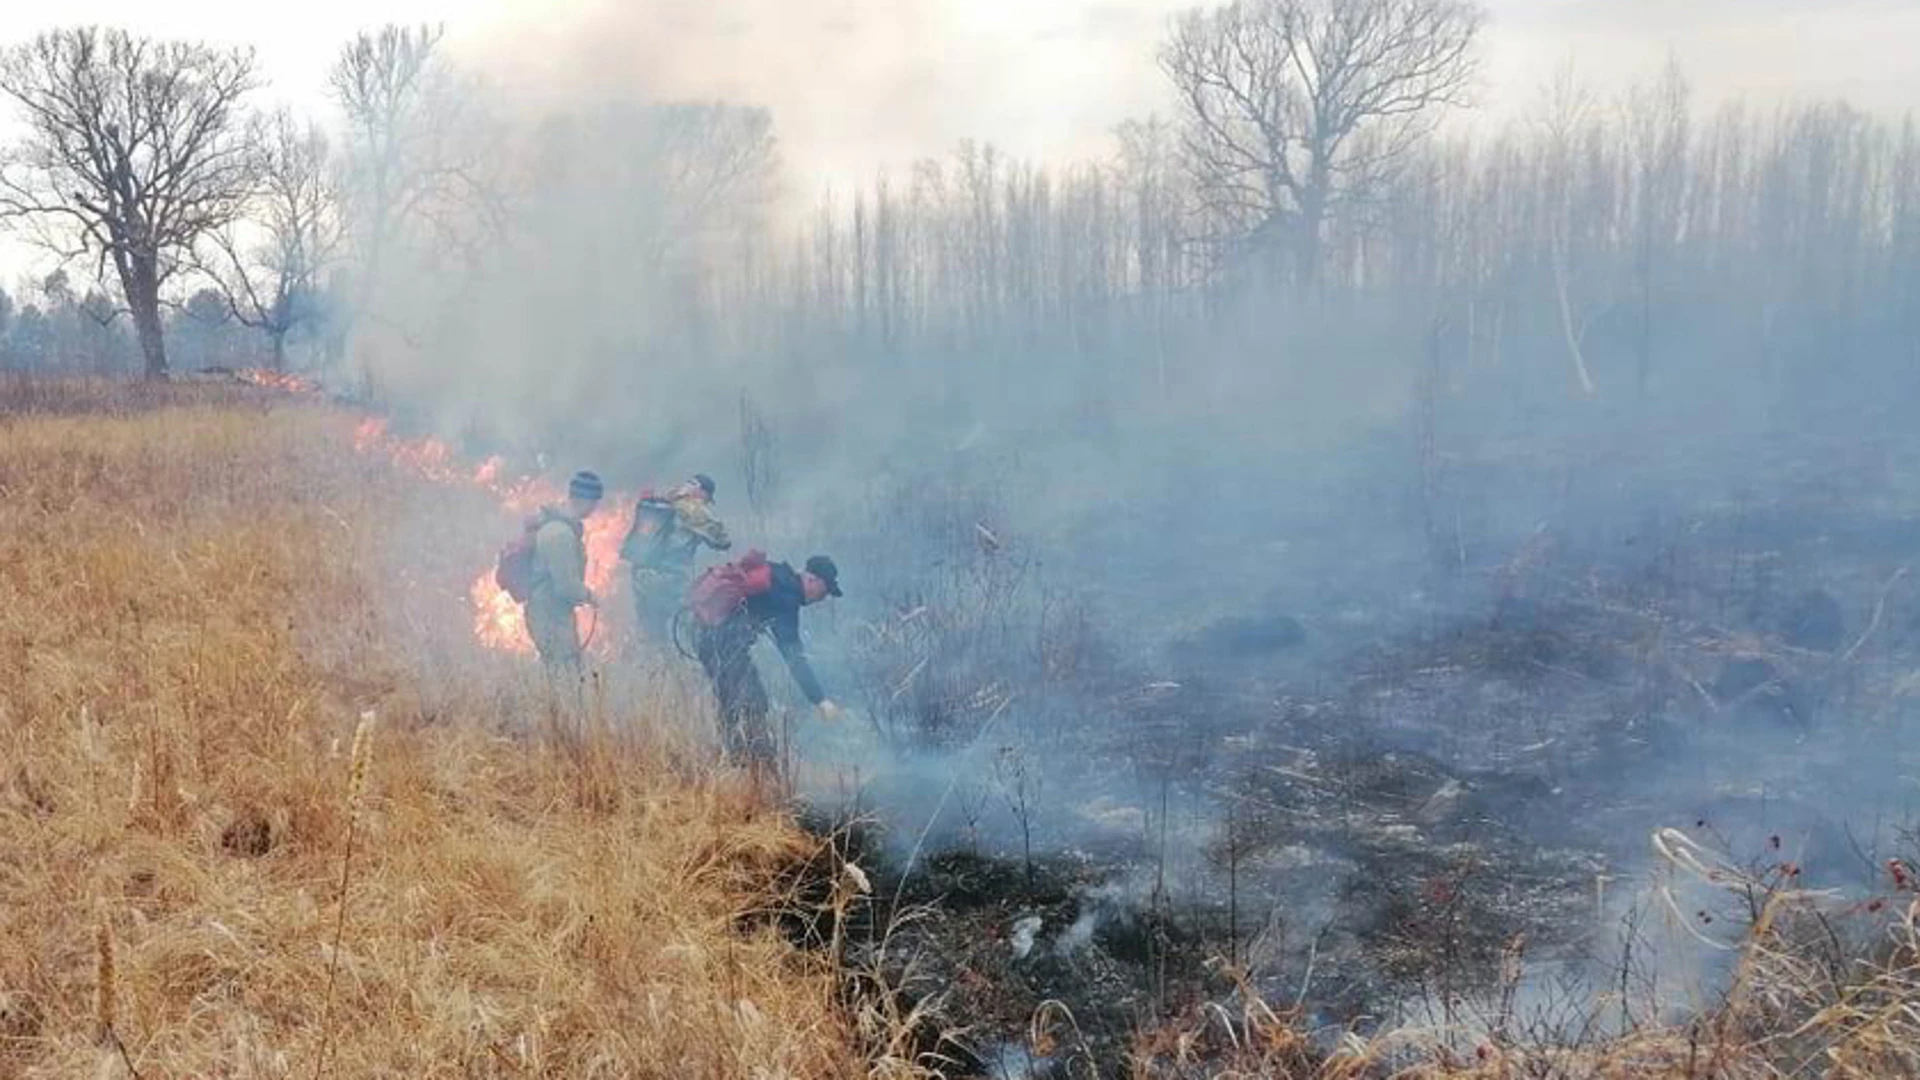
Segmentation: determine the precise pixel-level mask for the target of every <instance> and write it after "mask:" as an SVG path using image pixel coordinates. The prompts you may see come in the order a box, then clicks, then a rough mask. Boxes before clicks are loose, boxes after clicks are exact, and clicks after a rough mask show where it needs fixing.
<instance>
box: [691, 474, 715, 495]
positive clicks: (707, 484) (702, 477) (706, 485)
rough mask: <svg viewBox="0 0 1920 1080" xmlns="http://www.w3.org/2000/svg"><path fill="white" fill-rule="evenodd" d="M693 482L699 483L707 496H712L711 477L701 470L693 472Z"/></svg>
mask: <svg viewBox="0 0 1920 1080" xmlns="http://www.w3.org/2000/svg"><path fill="white" fill-rule="evenodd" d="M693 482H694V483H696V484H699V485H700V490H701V491H704V492H706V493H707V498H709V499H711V498H713V477H711V476H708V475H707V474H706V473H703V472H702V473H694V474H693Z"/></svg>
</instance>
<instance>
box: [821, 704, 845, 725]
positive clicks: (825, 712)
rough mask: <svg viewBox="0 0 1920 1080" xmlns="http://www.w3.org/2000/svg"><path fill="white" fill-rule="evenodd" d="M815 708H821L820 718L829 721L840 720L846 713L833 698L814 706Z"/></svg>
mask: <svg viewBox="0 0 1920 1080" xmlns="http://www.w3.org/2000/svg"><path fill="white" fill-rule="evenodd" d="M814 708H816V709H818V710H820V719H822V720H826V721H829V722H831V721H834V720H838V719H840V718H841V717H842V716H844V715H846V710H844V709H842V708H841V707H840V706H838V705H835V704H834V703H833V702H832V701H831V700H827V701H822V702H821V703H820V704H818V705H816V706H814Z"/></svg>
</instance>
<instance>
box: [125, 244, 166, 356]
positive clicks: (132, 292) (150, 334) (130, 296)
mask: <svg viewBox="0 0 1920 1080" xmlns="http://www.w3.org/2000/svg"><path fill="white" fill-rule="evenodd" d="M123 278H124V279H123V280H122V282H121V284H122V285H123V286H124V287H125V288H126V290H127V306H128V307H130V308H132V309H133V328H134V331H135V332H136V334H137V335H138V336H139V338H140V355H141V356H142V357H143V358H144V359H145V361H146V377H147V378H149V379H154V380H158V381H165V379H166V378H167V343H166V340H165V337H164V335H163V334H162V331H161V325H160V274H159V269H158V267H156V266H155V265H154V262H153V260H152V259H150V258H147V259H143V258H140V257H138V256H136V257H134V258H132V259H130V260H129V261H128V266H127V273H126V274H125V275H123Z"/></svg>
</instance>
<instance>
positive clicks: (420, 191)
mask: <svg viewBox="0 0 1920 1080" xmlns="http://www.w3.org/2000/svg"><path fill="white" fill-rule="evenodd" d="M444 34H445V31H444V30H443V29H442V28H440V27H434V26H413V27H409V26H395V25H392V24H389V25H387V26H383V27H381V28H380V29H379V30H374V31H365V32H362V33H361V34H360V35H358V36H357V37H355V38H354V39H353V40H352V41H350V42H348V43H347V44H346V46H345V47H344V48H342V49H341V51H340V57H339V59H338V60H336V61H335V62H334V66H333V70H332V72H331V73H330V75H329V76H328V81H329V83H330V84H331V86H332V89H333V96H334V100H335V101H336V102H337V103H338V104H339V106H340V109H341V111H342V112H343V113H344V114H345V116H346V128H347V147H346V149H347V157H348V166H349V169H350V172H349V184H348V193H349V194H350V195H351V197H352V202H351V206H352V211H353V232H354V235H355V238H356V241H357V243H358V244H359V246H360V249H361V250H360V251H359V252H358V254H359V256H360V260H361V267H360V286H361V290H362V291H363V292H366V291H370V290H372V289H373V288H376V287H377V285H376V282H377V281H378V280H379V278H380V274H381V271H382V270H383V269H384V255H385V253H386V250H387V244H388V242H389V241H388V238H389V236H390V235H391V233H392V231H393V229H394V226H395V225H396V223H397V222H398V220H399V219H400V218H401V217H403V216H405V215H406V214H407V213H408V212H409V211H410V210H411V209H412V208H413V204H414V203H415V202H416V201H417V200H419V199H420V198H422V197H424V195H425V192H426V190H427V189H428V188H429V187H430V186H431V182H432V174H433V172H434V166H433V163H432V161H431V156H432V155H431V154H430V153H429V152H428V147H427V146H426V145H425V144H426V143H427V142H428V141H429V140H430V139H431V137H432V124H431V122H430V120H429V117H428V111H429V109H428V98H429V97H430V96H432V94H433V91H434V88H435V87H436V85H437V84H438V83H439V81H440V80H441V79H442V77H443V75H442V73H441V71H440V69H439V68H438V66H437V64H436V58H435V55H434V51H435V50H436V49H437V48H438V47H439V44H440V39H441V38H442V37H443V36H444Z"/></svg>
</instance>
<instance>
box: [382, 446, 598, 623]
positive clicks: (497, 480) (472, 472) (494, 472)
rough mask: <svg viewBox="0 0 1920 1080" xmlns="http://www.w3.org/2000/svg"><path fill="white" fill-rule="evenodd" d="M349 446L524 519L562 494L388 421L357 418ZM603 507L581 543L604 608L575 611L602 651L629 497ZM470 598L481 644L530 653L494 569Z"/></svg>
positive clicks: (501, 463)
mask: <svg viewBox="0 0 1920 1080" xmlns="http://www.w3.org/2000/svg"><path fill="white" fill-rule="evenodd" d="M353 446H354V449H355V450H357V451H358V452H360V453H363V454H378V455H381V456H384V457H386V458H388V459H389V460H391V461H392V462H393V464H394V465H395V466H396V467H399V468H402V469H405V470H407V471H409V472H414V473H417V474H419V475H420V476H421V477H423V478H424V479H427V480H430V481H433V482H435V483H442V484H467V485H471V486H473V487H477V488H480V489H482V490H484V491H487V492H489V493H491V494H492V495H493V496H495V497H496V498H497V499H498V500H499V502H500V508H501V509H502V510H503V511H506V512H508V513H511V514H514V515H516V516H519V517H523V518H524V517H526V516H528V515H530V514H532V513H533V512H535V511H536V510H538V509H539V508H540V507H542V506H545V505H550V504H554V503H558V502H560V501H562V499H563V498H564V495H565V492H564V490H563V489H561V488H560V487H559V486H557V485H555V484H553V483H551V482H549V481H547V480H545V479H543V478H541V477H537V476H518V477H507V476H506V475H504V474H505V471H506V461H505V460H504V459H502V458H501V457H500V456H499V455H494V456H492V457H489V458H487V459H486V460H485V461H482V462H481V463H480V464H479V465H477V466H474V467H472V468H468V467H467V466H465V465H463V464H462V463H461V462H460V460H459V458H458V456H457V455H456V454H455V453H454V452H453V450H452V448H451V447H449V446H447V444H445V443H443V442H441V441H440V440H438V439H402V438H397V437H395V436H393V435H391V434H390V433H389V432H388V429H387V422H386V421H385V420H382V419H380V418H379V417H368V418H367V419H366V420H363V421H361V423H360V425H359V426H358V427H357V428H355V429H354V433H353ZM602 506H603V509H602V510H601V512H600V513H597V514H595V515H594V516H592V517H591V518H588V519H587V523H586V528H585V531H584V538H585V541H586V548H587V587H588V588H589V589H592V590H593V593H594V595H595V596H598V597H600V598H601V601H602V612H601V613H599V614H596V613H595V612H593V611H591V610H589V609H581V611H580V612H579V613H578V614H577V616H576V618H577V619H578V620H579V628H580V636H581V640H583V641H585V642H587V643H588V647H589V648H590V649H591V650H592V651H593V652H594V653H596V654H598V655H601V656H611V655H613V654H614V653H616V652H617V651H618V642H619V638H620V629H619V627H618V626H617V625H613V624H609V622H608V620H607V619H606V618H605V612H606V610H608V609H610V608H612V607H613V606H614V605H611V604H607V603H606V601H607V600H608V599H609V598H610V597H612V596H613V594H614V592H615V589H616V585H617V582H618V579H619V573H618V571H619V566H620V542H621V541H622V540H623V539H625V537H626V535H627V529H628V527H629V526H631V525H632V524H633V520H632V509H631V507H632V506H633V499H632V498H630V497H623V496H615V497H614V498H612V499H610V500H608V501H607V502H605V503H603V504H602ZM467 595H468V598H469V599H470V600H471V601H472V603H473V611H474V617H473V634H474V637H475V638H476V639H477V640H478V641H479V642H480V644H482V645H484V646H486V647H487V648H489V649H497V650H500V651H503V652H514V653H522V654H525V653H531V652H532V651H533V639H532V638H531V637H529V636H528V634H527V620H526V611H525V610H524V609H523V608H522V607H521V606H520V604H519V603H517V602H516V601H515V600H514V599H513V597H511V596H509V595H507V591H506V590H505V589H502V588H501V587H500V585H499V584H498V583H497V582H495V581H494V579H493V567H492V566H488V567H486V568H485V569H483V570H481V571H480V573H479V574H478V575H477V576H476V577H475V578H474V579H473V584H472V585H470V586H469V587H468V589H467Z"/></svg>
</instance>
